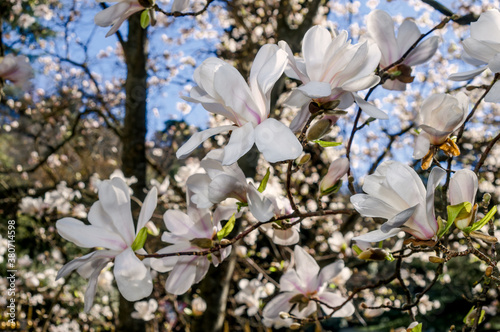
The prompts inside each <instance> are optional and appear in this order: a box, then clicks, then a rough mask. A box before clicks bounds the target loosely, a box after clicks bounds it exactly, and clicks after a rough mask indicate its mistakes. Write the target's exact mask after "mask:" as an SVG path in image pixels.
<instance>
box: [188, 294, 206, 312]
mask: <svg viewBox="0 0 500 332" xmlns="http://www.w3.org/2000/svg"><path fill="white" fill-rule="evenodd" d="M191 308H192V310H193V315H195V316H201V315H203V313H204V312H205V310H207V302H205V300H204V299H202V298H201V297H196V298H194V299H193V301H192V302H191Z"/></svg>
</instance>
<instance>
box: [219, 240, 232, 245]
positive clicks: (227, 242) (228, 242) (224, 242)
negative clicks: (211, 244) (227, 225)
mask: <svg viewBox="0 0 500 332" xmlns="http://www.w3.org/2000/svg"><path fill="white" fill-rule="evenodd" d="M220 244H221V245H223V246H228V245H230V244H231V241H229V240H228V239H222V240H220Z"/></svg>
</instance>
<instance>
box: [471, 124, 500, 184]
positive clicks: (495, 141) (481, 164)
mask: <svg viewBox="0 0 500 332" xmlns="http://www.w3.org/2000/svg"><path fill="white" fill-rule="evenodd" d="M498 140H500V132H499V133H498V134H497V135H496V136H495V138H493V139H492V140H491V141H490V142H489V143H488V145H487V146H486V149H485V150H484V152H483V153H482V154H481V158H480V159H479V162H478V163H477V165H476V167H474V173H476V174H478V172H479V169H480V168H481V167H482V166H483V164H484V162H485V160H486V158H487V157H488V154H489V153H490V151H491V149H492V148H493V146H494V145H495V144H496V143H497V142H498Z"/></svg>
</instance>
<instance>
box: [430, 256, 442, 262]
mask: <svg viewBox="0 0 500 332" xmlns="http://www.w3.org/2000/svg"><path fill="white" fill-rule="evenodd" d="M429 262H431V263H436V264H440V263H444V262H445V260H444V258H441V257H437V256H430V257H429Z"/></svg>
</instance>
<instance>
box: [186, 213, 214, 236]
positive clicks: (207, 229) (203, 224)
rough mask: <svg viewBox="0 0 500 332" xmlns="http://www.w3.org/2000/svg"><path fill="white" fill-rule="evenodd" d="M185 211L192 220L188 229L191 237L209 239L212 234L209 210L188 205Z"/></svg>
mask: <svg viewBox="0 0 500 332" xmlns="http://www.w3.org/2000/svg"><path fill="white" fill-rule="evenodd" d="M187 213H188V216H189V218H191V220H193V221H194V223H193V227H192V228H191V229H190V233H191V238H207V239H211V238H212V236H213V235H214V234H213V232H214V225H213V222H212V215H211V214H210V210H208V209H196V208H195V207H193V206H188V207H187Z"/></svg>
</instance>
